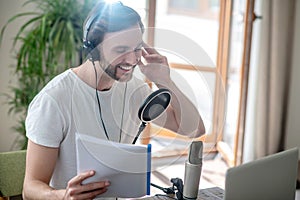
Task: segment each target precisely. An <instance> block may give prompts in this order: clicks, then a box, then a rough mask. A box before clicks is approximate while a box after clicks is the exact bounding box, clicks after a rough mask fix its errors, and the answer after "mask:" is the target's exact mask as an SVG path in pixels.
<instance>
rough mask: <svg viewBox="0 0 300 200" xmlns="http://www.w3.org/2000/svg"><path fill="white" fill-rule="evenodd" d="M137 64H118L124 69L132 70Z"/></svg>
mask: <svg viewBox="0 0 300 200" xmlns="http://www.w3.org/2000/svg"><path fill="white" fill-rule="evenodd" d="M135 66H136V65H118V67H119V68H120V69H122V70H124V71H130V70H131V69H133V68H134V67H135Z"/></svg>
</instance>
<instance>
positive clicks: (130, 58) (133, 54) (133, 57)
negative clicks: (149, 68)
mask: <svg viewBox="0 0 300 200" xmlns="http://www.w3.org/2000/svg"><path fill="white" fill-rule="evenodd" d="M140 58H141V55H140V54H139V53H138V52H137V51H130V52H128V53H127V54H126V56H125V61H126V62H127V63H129V64H132V65H134V64H137V63H138V61H139V60H140Z"/></svg>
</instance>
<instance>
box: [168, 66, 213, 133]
mask: <svg viewBox="0 0 300 200" xmlns="http://www.w3.org/2000/svg"><path fill="white" fill-rule="evenodd" d="M171 76H172V80H173V81H174V82H175V84H176V85H177V86H178V87H179V88H180V89H181V91H182V92H183V93H184V94H185V95H186V96H187V97H188V98H189V99H190V100H191V101H192V102H193V103H194V105H195V106H196V108H197V109H198V111H199V113H200V114H201V117H202V119H203V121H204V125H205V128H206V133H207V134H210V133H211V132H212V131H211V130H212V120H213V102H214V101H213V99H214V96H215V94H214V92H215V82H216V80H215V79H216V77H215V73H211V72H201V71H199V70H196V71H193V70H184V69H172V71H171Z"/></svg>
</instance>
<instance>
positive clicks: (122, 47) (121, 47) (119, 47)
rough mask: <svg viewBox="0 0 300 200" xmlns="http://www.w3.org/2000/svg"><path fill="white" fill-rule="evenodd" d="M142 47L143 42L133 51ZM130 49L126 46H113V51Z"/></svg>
mask: <svg viewBox="0 0 300 200" xmlns="http://www.w3.org/2000/svg"><path fill="white" fill-rule="evenodd" d="M142 46H143V41H142V42H140V43H139V44H138V45H137V46H136V47H135V48H134V49H137V48H140V47H142ZM129 48H130V47H129V46H127V45H119V46H115V47H113V49H114V50H117V49H129Z"/></svg>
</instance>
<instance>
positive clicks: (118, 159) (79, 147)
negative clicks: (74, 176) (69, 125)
mask: <svg viewBox="0 0 300 200" xmlns="http://www.w3.org/2000/svg"><path fill="white" fill-rule="evenodd" d="M76 151H77V152H76V154H77V173H80V172H84V171H88V170H95V172H96V174H95V175H94V176H93V177H91V178H89V179H87V180H85V181H84V182H83V184H86V183H90V182H96V181H101V180H108V181H110V183H111V185H110V186H109V188H108V190H107V192H105V193H103V194H101V195H99V196H98V197H120V198H137V197H142V196H145V195H150V178H151V145H150V144H149V145H132V144H120V143H116V142H112V141H107V140H102V139H99V138H95V137H91V136H87V135H83V134H79V133H77V134H76ZM133 188H134V189H133Z"/></svg>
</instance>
